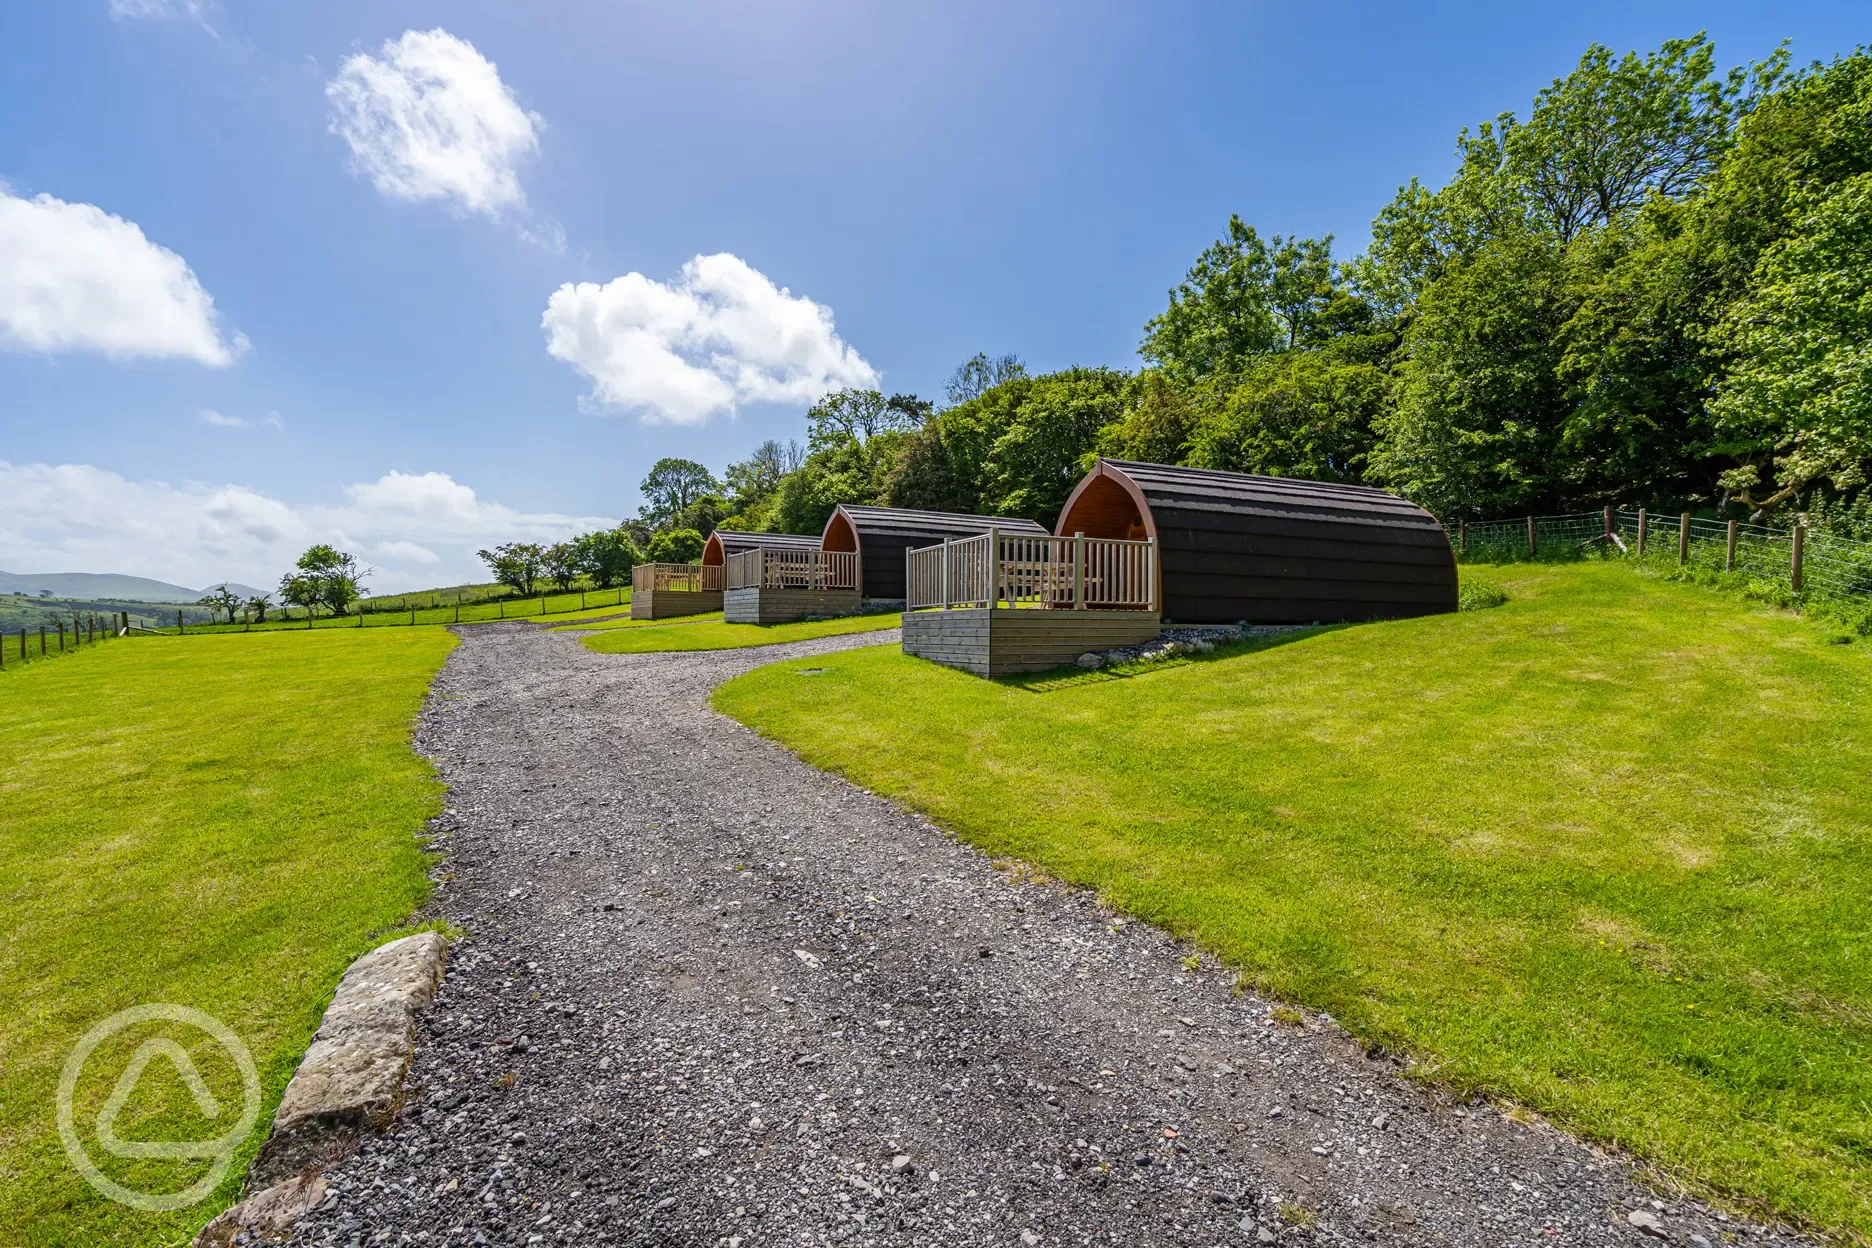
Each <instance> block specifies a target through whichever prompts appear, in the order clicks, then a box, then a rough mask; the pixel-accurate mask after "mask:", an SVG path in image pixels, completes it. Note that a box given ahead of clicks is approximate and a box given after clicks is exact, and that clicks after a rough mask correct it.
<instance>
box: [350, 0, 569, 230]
mask: <svg viewBox="0 0 1872 1248" xmlns="http://www.w3.org/2000/svg"><path fill="white" fill-rule="evenodd" d="M325 97H326V99H328V100H329V101H331V108H332V122H331V128H332V132H333V133H334V134H337V135H339V136H340V137H342V138H343V139H344V141H345V142H346V143H348V144H349V145H350V147H351V158H352V161H353V162H354V164H355V165H356V167H357V169H358V171H359V172H360V173H363V174H365V175H366V176H368V177H369V178H370V180H371V183H372V185H374V186H376V188H377V189H378V191H380V192H382V193H383V194H384V195H387V196H389V197H390V198H391V199H403V200H410V201H422V200H430V199H440V200H446V201H448V202H449V204H450V206H451V207H453V208H454V209H455V210H457V211H463V212H474V213H480V214H482V215H483V216H487V217H491V218H495V219H499V218H500V217H501V216H502V214H503V213H505V212H506V211H508V210H510V209H523V208H525V207H526V193H525V192H524V191H522V190H521V189H520V177H519V174H518V173H517V172H516V165H517V164H518V163H519V162H520V161H521V160H523V159H525V158H527V157H529V156H532V155H534V154H536V153H537V152H538V151H539V132H540V131H541V130H542V129H543V128H544V126H545V123H544V122H543V121H542V120H541V119H540V117H539V115H538V114H536V113H529V112H527V111H526V110H525V109H523V108H521V107H520V103H519V100H518V99H516V98H515V96H514V93H513V91H512V89H511V88H509V87H508V86H507V84H506V83H504V82H502V81H501V78H500V73H499V71H498V70H496V69H495V67H494V63H493V62H492V61H490V60H488V59H487V58H486V57H484V56H482V55H481V54H480V53H479V52H477V51H476V50H475V47H474V45H473V44H471V43H469V42H468V41H467V40H465V39H457V38H456V37H455V36H454V35H451V34H449V33H448V32H447V31H446V30H439V29H438V30H428V31H420V30H411V31H406V32H404V34H403V36H402V38H400V39H389V40H386V41H385V42H384V45H383V50H382V51H381V52H380V53H379V55H377V56H374V57H373V56H370V55H368V54H366V53H362V52H360V53H358V54H357V55H356V56H353V57H350V58H349V59H347V60H346V61H345V62H344V64H343V65H341V66H339V69H338V74H337V76H336V77H334V78H333V79H332V80H331V82H330V83H328V84H327V85H326V87H325Z"/></svg>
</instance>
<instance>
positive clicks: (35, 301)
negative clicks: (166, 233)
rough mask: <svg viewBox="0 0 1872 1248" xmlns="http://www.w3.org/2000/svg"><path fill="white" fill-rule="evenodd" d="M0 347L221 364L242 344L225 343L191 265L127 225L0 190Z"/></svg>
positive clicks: (96, 211) (82, 208) (93, 210)
mask: <svg viewBox="0 0 1872 1248" xmlns="http://www.w3.org/2000/svg"><path fill="white" fill-rule="evenodd" d="M0 345H4V346H7V347H11V348H13V349H14V350H24V351H44V352H58V351H98V352H101V353H103V354H105V355H109V356H114V357H116V358H119V359H133V358H138V357H142V358H146V359H183V360H194V361H196V362H198V363H201V364H207V365H209V366H210V367H213V368H225V367H227V366H228V365H229V364H232V363H233V362H234V357H235V356H236V355H237V354H239V353H240V352H241V351H242V350H244V349H245V347H246V345H247V340H246V339H245V338H243V337H241V336H240V335H238V334H236V335H234V336H233V338H232V340H231V341H229V340H225V339H224V338H223V336H222V333H221V330H220V328H219V326H218V325H217V322H216V319H215V309H214V300H213V299H211V298H210V297H209V295H208V292H207V291H205V290H203V289H202V285H201V283H200V282H199V281H197V280H196V278H195V274H194V273H193V272H192V271H191V270H190V269H189V266H188V265H187V264H186V263H185V262H184V261H183V259H182V257H181V256H178V255H177V254H176V253H175V252H173V251H170V250H169V249H168V248H166V247H161V246H158V245H157V244H155V243H153V242H151V241H150V240H149V239H147V238H145V237H144V236H143V231H142V230H140V229H138V228H137V226H136V225H135V224H134V223H132V222H129V221H126V220H124V219H123V218H122V217H117V216H112V215H111V214H110V213H107V212H105V211H104V210H103V209H102V208H99V207H97V206H96V205H94V204H68V203H66V202H65V201H64V200H61V199H54V198H52V196H50V195H38V196H35V197H34V198H32V199H25V198H22V197H21V196H18V195H15V194H13V193H12V192H11V191H9V190H8V189H7V188H6V187H5V186H4V185H0Z"/></svg>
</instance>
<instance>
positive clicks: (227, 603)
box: [195, 582, 242, 624]
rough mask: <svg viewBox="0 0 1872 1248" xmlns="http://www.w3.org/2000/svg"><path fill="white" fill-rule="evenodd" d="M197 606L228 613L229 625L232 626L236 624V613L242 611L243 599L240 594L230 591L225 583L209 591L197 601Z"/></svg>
mask: <svg viewBox="0 0 1872 1248" xmlns="http://www.w3.org/2000/svg"><path fill="white" fill-rule="evenodd" d="M195 605H196V606H198V607H207V608H208V609H209V610H211V611H225V612H227V617H228V623H230V624H232V623H234V613H235V612H237V611H239V610H240V609H241V606H242V599H241V596H240V595H239V594H237V593H235V592H234V591H233V590H231V589H229V588H228V587H227V584H226V583H225V582H223V583H222V584H220V585H217V586H215V587H214V588H213V589H211V590H209V591H208V593H207V594H205V595H204V596H202V597H201V598H198V599H196V601H195Z"/></svg>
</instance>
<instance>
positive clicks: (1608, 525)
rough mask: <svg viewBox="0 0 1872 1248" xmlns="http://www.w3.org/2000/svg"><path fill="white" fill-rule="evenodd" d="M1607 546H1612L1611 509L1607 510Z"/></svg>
mask: <svg viewBox="0 0 1872 1248" xmlns="http://www.w3.org/2000/svg"><path fill="white" fill-rule="evenodd" d="M1605 544H1606V545H1608V546H1610V545H1611V544H1612V509H1611V508H1610V507H1607V508H1606V509H1605Z"/></svg>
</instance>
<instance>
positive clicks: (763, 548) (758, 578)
mask: <svg viewBox="0 0 1872 1248" xmlns="http://www.w3.org/2000/svg"><path fill="white" fill-rule="evenodd" d="M702 566H703V567H704V568H709V567H713V568H716V569H718V571H719V572H720V574H721V577H722V618H723V619H724V620H726V621H727V622H728V623H730V624H780V623H784V622H785V621H787V620H803V619H806V618H807V617H809V616H816V615H849V614H851V613H852V612H854V611H856V610H857V609H858V605H859V599H858V557H857V556H856V555H851V554H827V553H825V552H824V551H822V550H820V549H819V539H818V538H816V537H801V536H798V535H797V534H793V533H742V532H737V531H735V530H733V529H728V530H723V529H717V530H715V532H713V533H711V534H709V539H708V545H706V546H704V547H703V548H702Z"/></svg>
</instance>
